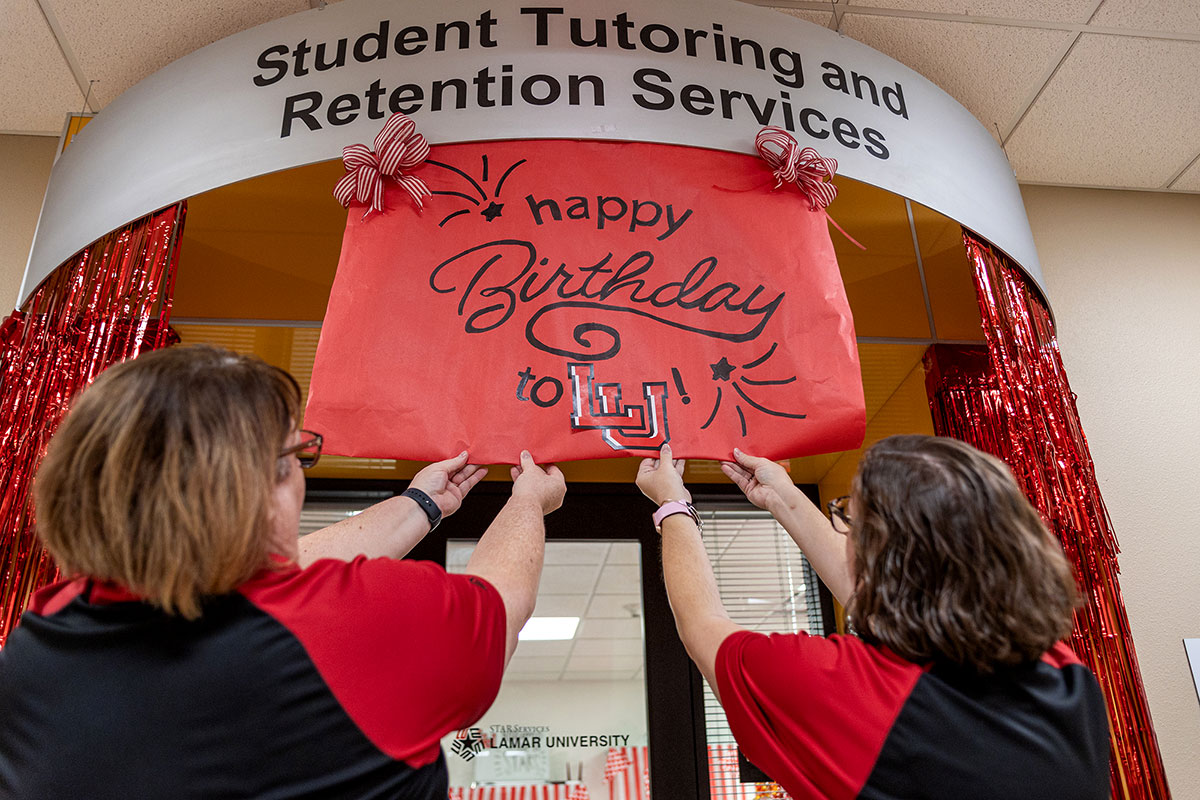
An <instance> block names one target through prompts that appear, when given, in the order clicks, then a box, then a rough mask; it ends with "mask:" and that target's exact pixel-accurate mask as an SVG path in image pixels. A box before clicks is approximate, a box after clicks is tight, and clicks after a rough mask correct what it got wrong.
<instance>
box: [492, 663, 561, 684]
mask: <svg viewBox="0 0 1200 800" xmlns="http://www.w3.org/2000/svg"><path fill="white" fill-rule="evenodd" d="M561 673H562V670H557V669H556V670H552V671H550V672H544V671H538V670H530V671H525V670H514V669H513V668H512V666H511V665H509V667H508V668H507V669H505V670H504V682H505V683H507V682H508V681H520V682H521V683H529V682H538V683H542V682H544V681H556V680H558V677H559V675H560V674H561Z"/></svg>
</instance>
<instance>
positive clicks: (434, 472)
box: [408, 450, 487, 517]
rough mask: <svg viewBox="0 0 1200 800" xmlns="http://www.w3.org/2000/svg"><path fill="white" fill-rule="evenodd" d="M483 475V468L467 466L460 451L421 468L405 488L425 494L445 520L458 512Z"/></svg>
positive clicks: (484, 469) (464, 457)
mask: <svg viewBox="0 0 1200 800" xmlns="http://www.w3.org/2000/svg"><path fill="white" fill-rule="evenodd" d="M484 475H487V467H481V466H479V465H478V464H468V463H467V451H466V450H463V451H462V452H461V453H459V454H458V455H457V456H455V457H454V458H448V459H446V460H445V461H435V462H433V463H432V464H430V465H429V466H427V467H425V468H424V469H423V470H421V471H420V472H418V473H417V474H416V475H414V476H413V479H412V481H411V482H410V483H409V484H408V485H409V487H411V488H413V489H420V490H421V491H422V492H424V493H425V494H427V495H429V497H430V499H432V500H433V502H435V503H437V505H438V508H440V509H441V510H442V516H445V517H448V516H450V515H451V514H453V513H454V512H455V511H458V509H459V508H460V507H461V506H462V501H463V498H464V497H466V496H467V493H468V492H470V491H471V488H472V487H473V486H475V484H477V483H479V482H480V481H481V480H483V476H484Z"/></svg>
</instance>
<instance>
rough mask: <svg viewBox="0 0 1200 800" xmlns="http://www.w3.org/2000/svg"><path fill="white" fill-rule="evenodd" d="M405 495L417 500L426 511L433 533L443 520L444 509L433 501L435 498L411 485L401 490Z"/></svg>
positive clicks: (430, 530) (430, 529)
mask: <svg viewBox="0 0 1200 800" xmlns="http://www.w3.org/2000/svg"><path fill="white" fill-rule="evenodd" d="M401 495H403V496H404V497H411V498H412V499H413V500H415V501H416V503H417V505H419V506H420V507H421V510H422V511H424V512H425V516H427V517H429V532H430V533H433V531H434V529H435V528H437V526H438V525H440V524H441V522H442V509H441V508H439V507H438V504H437V503H435V502H433V498H432V497H430V496H429V495H427V494H425V493H424V492H422V491H421V490H420V489H414V488H412V487H411V486H410V487H409V488H407V489H405V490H404V491H403V492H401Z"/></svg>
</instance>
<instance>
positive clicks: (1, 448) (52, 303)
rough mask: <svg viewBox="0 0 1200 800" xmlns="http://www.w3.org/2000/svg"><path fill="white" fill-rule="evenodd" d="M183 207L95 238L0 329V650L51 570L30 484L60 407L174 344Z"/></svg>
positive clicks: (52, 577)
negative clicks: (111, 372) (114, 367)
mask: <svg viewBox="0 0 1200 800" xmlns="http://www.w3.org/2000/svg"><path fill="white" fill-rule="evenodd" d="M185 213H186V205H185V204H184V203H179V204H178V205H174V206H170V207H169V208H166V209H163V210H162V211H158V212H156V213H154V214H151V215H150V216H148V217H144V218H142V219H140V220H138V221H137V222H133V223H130V224H129V225H127V226H125V227H124V228H121V229H119V230H116V231H113V232H112V233H110V234H108V235H107V236H104V237H103V238H101V239H99V240H98V241H96V242H94V243H93V244H92V245H91V246H89V247H88V248H87V249H85V250H83V251H81V252H80V253H79V254H77V255H76V256H75V257H74V258H72V259H71V260H70V261H68V262H66V263H64V264H63V265H62V266H60V267H59V268H58V269H57V270H55V272H54V273H53V274H51V275H50V277H48V278H47V279H46V280H45V282H44V283H42V285H41V286H39V287H38V289H37V291H35V292H34V294H33V297H32V298H31V299H30V300H29V302H28V303H26V305H25V307H24V309H23V310H20V311H14V312H13V313H12V316H10V317H9V318H8V319H6V320H4V322H3V324H0V492H3V494H2V495H0V646H3V644H4V641H5V640H6V639H7V638H8V634H9V633H10V632H11V631H12V629H13V627H14V626H15V625H16V624H17V620H18V619H19V618H20V616H21V612H22V611H23V610H24V609H25V605H26V603H27V601H28V599H29V596H30V595H31V594H32V593H33V592H34V591H35V590H37V589H38V588H40V587H42V586H45V585H46V584H48V583H51V582H53V581H54V580H55V579H56V578H57V576H58V570H57V569H56V568H55V566H54V562H53V560H52V559H51V558H50V556H49V555H48V554H47V553H46V552H45V550H43V549H42V546H41V543H40V542H38V540H37V538H36V536H35V534H34V526H33V509H32V500H33V494H32V484H33V476H34V474H35V473H36V471H37V467H38V464H39V463H40V462H41V458H42V455H43V454H44V453H45V451H46V445H47V444H48V443H49V441H50V437H51V435H53V433H54V431H55V429H56V428H57V427H58V422H59V420H60V419H61V418H62V415H63V413H64V412H65V411H66V408H67V404H68V403H69V402H70V400H71V398H72V397H73V396H74V395H75V393H76V392H77V391H79V390H80V389H82V388H83V387H85V386H87V385H88V384H89V383H91V382H92V381H93V380H94V379H95V378H96V376H97V375H98V374H99V373H100V372H101V371H102V370H104V368H105V367H107V366H109V365H110V364H113V363H116V362H118V361H123V360H125V359H127V358H131V357H133V356H136V355H137V354H138V353H141V352H143V351H146V350H153V349H156V348H159V347H164V346H166V345H168V344H173V343H174V342H175V341H178V337H177V336H176V335H175V333H174V331H172V330H171V329H170V326H169V324H168V323H169V320H170V316H171V296H172V290H173V284H174V280H175V263H176V260H177V256H178V252H179V241H180V234H181V233H182V231H183V219H184V215H185Z"/></svg>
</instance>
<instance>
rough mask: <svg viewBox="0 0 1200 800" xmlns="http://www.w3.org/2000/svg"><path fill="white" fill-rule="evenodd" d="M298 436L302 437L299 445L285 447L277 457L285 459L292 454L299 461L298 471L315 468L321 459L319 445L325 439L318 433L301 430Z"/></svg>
mask: <svg viewBox="0 0 1200 800" xmlns="http://www.w3.org/2000/svg"><path fill="white" fill-rule="evenodd" d="M300 436H301V437H302V438H301V439H300V443H299V444H294V445H292V446H291V447H285V448H284V449H283V450H282V451H280V453H279V457H280V458H285V457H286V456H290V455H292V454H293V453H294V454H295V456H296V458H297V459H299V461H300V469H308V468H309V467H312V466H315V465H316V463H317V461H318V460H319V459H320V458H321V445H322V444H323V443H324V441H325V438H324V437H323V436H321V434H319V433H313V432H312V431H306V430H301V431H300Z"/></svg>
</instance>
